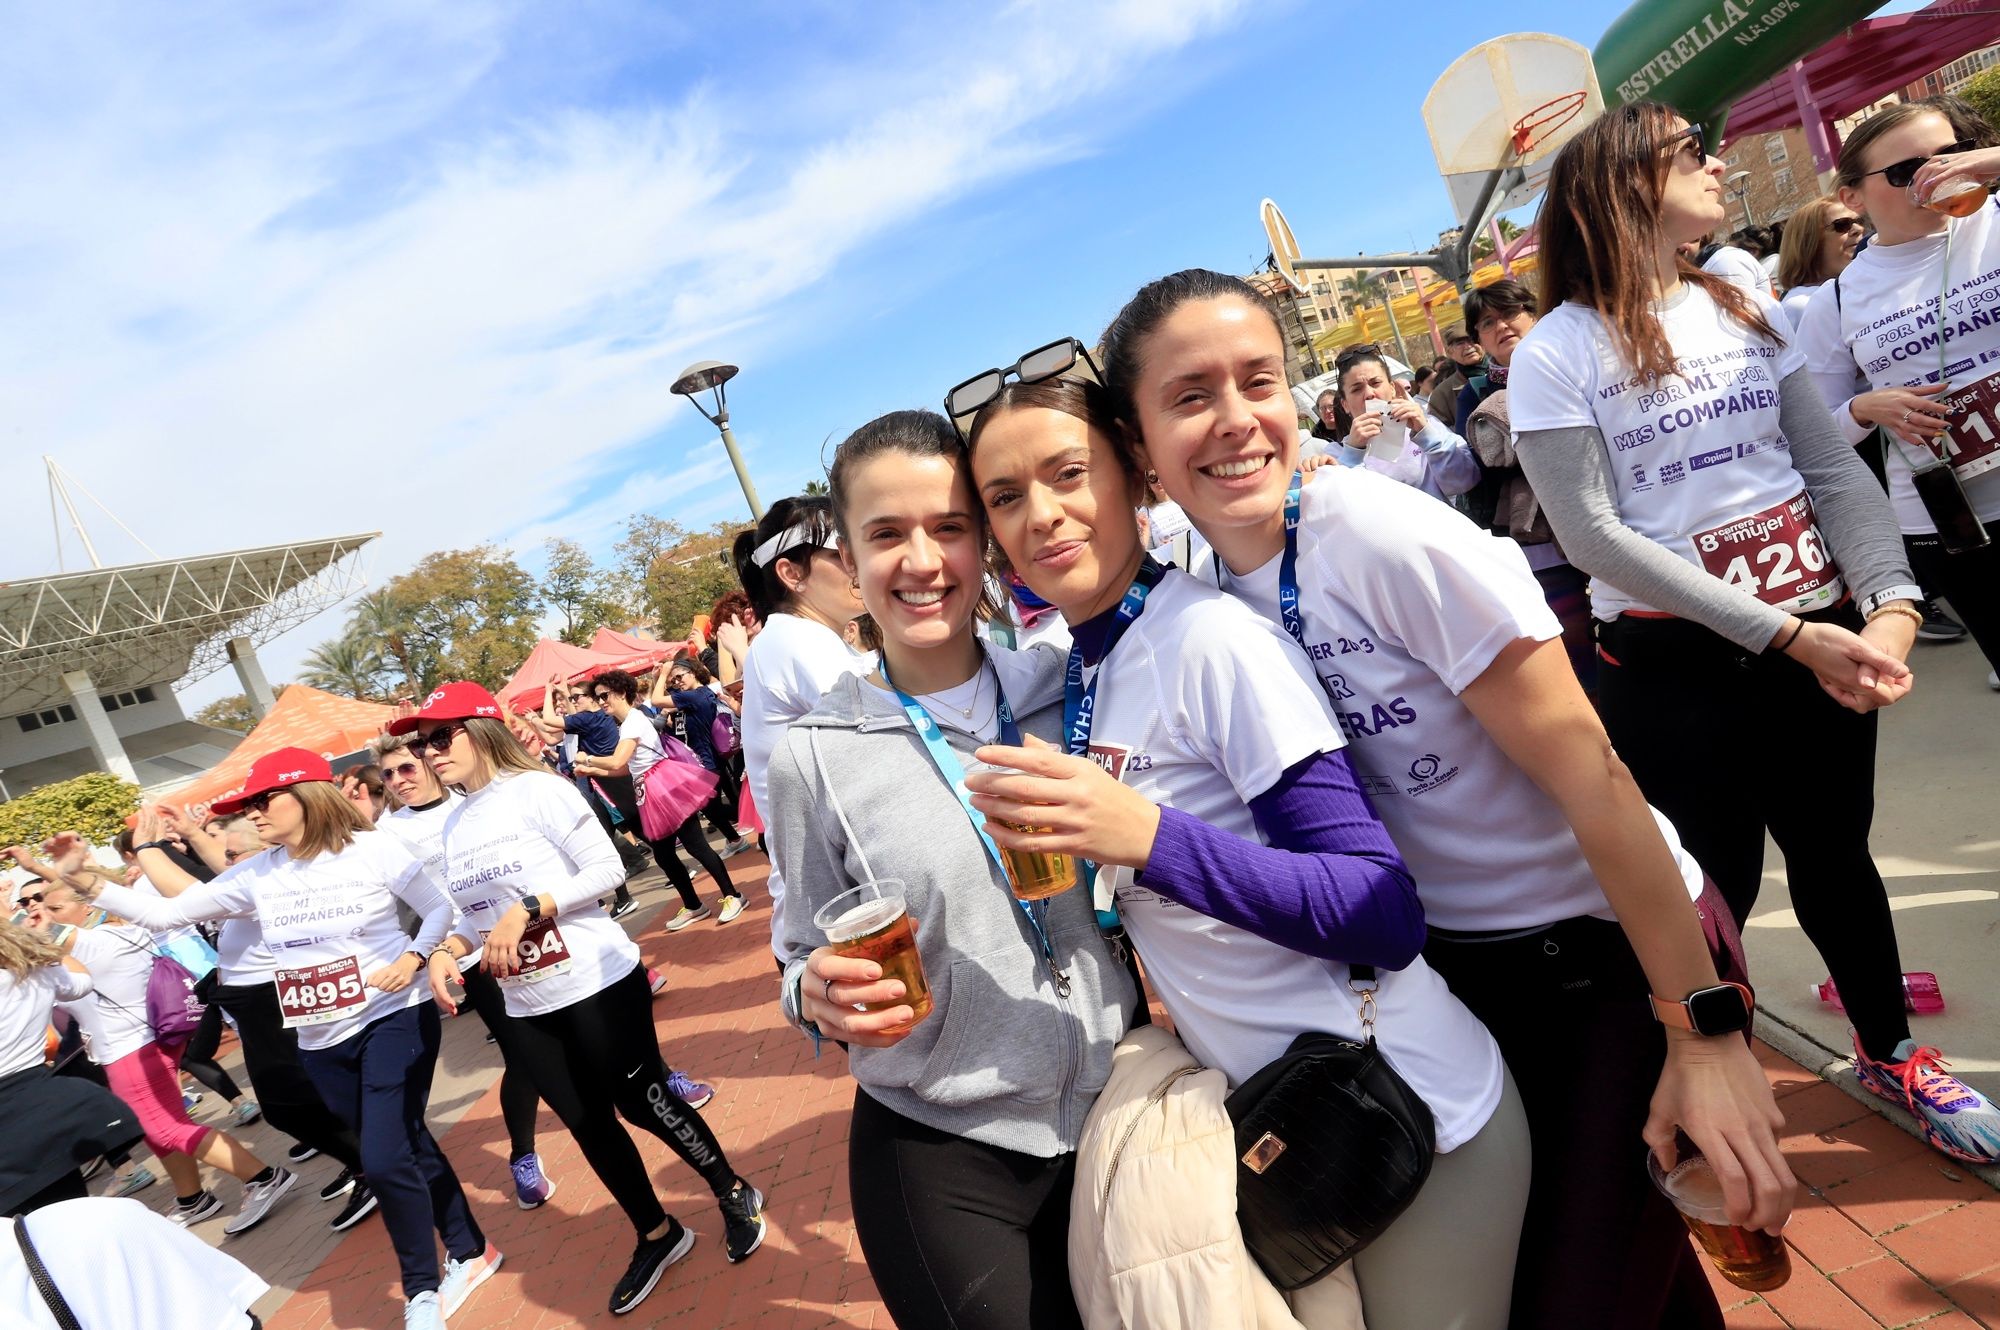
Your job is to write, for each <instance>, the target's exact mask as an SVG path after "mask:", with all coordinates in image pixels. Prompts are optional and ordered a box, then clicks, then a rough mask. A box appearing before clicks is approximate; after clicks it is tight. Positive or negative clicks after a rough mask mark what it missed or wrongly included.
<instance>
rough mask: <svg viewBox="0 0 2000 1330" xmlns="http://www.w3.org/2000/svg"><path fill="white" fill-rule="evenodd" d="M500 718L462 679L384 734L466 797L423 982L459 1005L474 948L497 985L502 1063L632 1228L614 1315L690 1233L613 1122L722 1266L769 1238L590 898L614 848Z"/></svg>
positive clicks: (447, 834) (456, 820)
mask: <svg viewBox="0 0 2000 1330" xmlns="http://www.w3.org/2000/svg"><path fill="white" fill-rule="evenodd" d="M499 717H500V707H499V704H498V703H497V702H495V701H494V700H493V695H492V694H491V693H488V692H487V691H486V690H485V689H484V688H482V687H480V686H479V685H478V684H476V683H465V682H457V683H448V684H445V685H444V686H443V687H441V688H439V689H438V690H437V691H436V692H433V693H432V694H431V695H430V697H428V698H427V699H425V701H424V704H423V706H422V707H420V708H418V710H417V712H416V714H415V715H413V716H403V717H399V718H397V719H396V720H394V721H392V722H391V723H390V726H389V729H390V732H391V733H392V734H408V735H410V736H411V740H410V746H411V749H412V751H414V752H417V753H421V754H423V755H424V757H425V758H426V759H427V760H428V761H429V763H430V766H431V770H432V771H433V773H435V775H436V777H437V779H438V780H439V781H440V782H442V783H444V784H447V785H454V786H457V787H458V788H459V789H461V790H463V791H464V792H465V798H464V799H462V800H461V801H459V802H458V803H457V804H455V805H454V806H453V807H452V809H451V811H450V812H449V813H448V814H446V816H445V822H444V827H443V829H442V830H441V832H440V833H439V844H440V846H441V847H442V850H443V853H444V875H445V878H444V880H445V883H446V890H447V891H449V892H450V893H451V899H452V902H453V904H455V905H456V906H457V913H456V916H455V918H454V919H453V921H452V926H451V935H450V936H449V937H447V938H445V939H444V940H443V941H442V943H441V944H440V945H438V946H437V947H436V949H435V950H433V951H431V952H430V953H429V954H430V960H429V971H430V989H431V992H432V993H433V994H434V995H436V997H437V1000H438V1001H439V1003H440V1004H442V1005H444V1006H445V1007H447V1008H451V1009H455V1008H456V1005H457V1004H456V1002H455V1001H454V1000H453V999H452V996H451V992H450V988H449V984H450V982H451V980H452V979H453V978H455V977H457V975H458V972H459V968H460V967H459V962H460V961H461V960H463V959H464V958H465V957H467V956H474V955H477V956H480V957H481V961H480V963H481V965H482V966H483V967H484V968H485V970H486V971H487V973H488V974H489V975H490V976H491V977H492V978H493V980H494V981H495V982H497V983H498V985H499V987H500V989H501V991H502V993H503V994H504V995H505V998H506V1014H505V1016H504V1017H503V1018H502V1020H501V1022H500V1023H501V1024H502V1025H503V1026H507V1027H510V1028H508V1029H507V1030H506V1032H505V1033H504V1034H502V1035H501V1038H500V1044H501V1047H502V1049H503V1050H504V1051H505V1053H506V1056H507V1061H508V1065H509V1066H510V1067H511V1068H516V1069H520V1070H524V1071H525V1072H526V1073H527V1074H528V1076H529V1078H530V1079H531V1080H532V1081H533V1082H534V1085H535V1089H536V1091H537V1092H538V1093H539V1094H540V1095H541V1097H542V1102H544V1103H546V1104H547V1105H548V1106H549V1107H550V1108H552V1109H554V1110H555V1114H556V1116H557V1117H558V1118H561V1119H562V1123H563V1125H564V1126H565V1127H567V1128H569V1133H570V1135H571V1136H573V1137H575V1138H576V1143H577V1147H578V1148H579V1149H580V1150H581V1151H582V1152H583V1157H584V1159H585V1161H586V1162H587V1163H589V1165H590V1168H591V1171H592V1172H594V1173H596V1174H597V1177H598V1180H599V1181H601V1182H602V1183H603V1184H604V1186H605V1189H606V1190H607V1191H609V1192H610V1193H611V1195H612V1197H613V1199H615V1200H616V1201H617V1202H618V1206H619V1208H620V1209H622V1210H623V1211H624V1212H625V1217H626V1218H627V1219H628V1220H630V1221H631V1224H632V1227H633V1229H634V1230H635V1231H636V1232H637V1234H638V1239H639V1240H638V1244H637V1245H636V1246H635V1247H634V1249H633V1252H632V1259H631V1261H630V1262H629V1263H628V1264H627V1266H626V1269H625V1273H624V1275H623V1276H622V1277H620V1279H619V1280H618V1283H617V1285H616V1286H615V1287H614V1288H613V1290H612V1293H611V1313H612V1315H614V1316H622V1315H624V1314H626V1313H628V1312H630V1311H632V1310H633V1309H634V1308H635V1307H637V1306H638V1305H639V1303H640V1302H641V1301H643V1300H644V1299H645V1297H646V1295H647V1294H649V1293H651V1292H652V1291H653V1288H654V1286H655V1285H657V1284H658V1283H659V1282H660V1276H661V1275H663V1274H664V1273H665V1272H666V1269H667V1267H668V1266H670V1265H672V1264H673V1263H674V1262H676V1261H678V1260H680V1259H681V1258H682V1257H683V1256H686V1255H687V1254H688V1252H689V1251H690V1250H692V1249H693V1247H694V1233H693V1232H692V1231H691V1230H689V1229H687V1228H686V1227H684V1226H683V1225H682V1224H681V1222H680V1221H679V1220H678V1219H676V1218H674V1217H673V1216H672V1215H670V1214H668V1213H667V1212H666V1210H665V1208H664V1207H662V1206H661V1205H660V1200H659V1197H658V1195H657V1194H656V1193H655V1192H654V1190H653V1183H652V1179H651V1178H650V1177H649V1176H648V1175H647V1172H646V1163H645V1160H644V1159H643V1158H641V1157H640V1154H639V1148H638V1146H637V1145H635V1144H633V1141H632V1136H631V1133H630V1132H628V1131H626V1130H625V1128H624V1127H623V1126H621V1125H620V1124H619V1121H618V1117H619V1115H620V1114H623V1115H624V1116H625V1118H626V1120H627V1121H629V1122H631V1123H633V1124H634V1125H636V1126H638V1127H640V1128H641V1129H643V1130H645V1131H648V1132H651V1133H652V1134H653V1135H654V1136H657V1137H658V1138H659V1139H660V1140H661V1141H663V1142H664V1143H665V1144H666V1146H667V1148H668V1149H670V1150H672V1151H673V1152H674V1153H675V1154H677V1155H679V1156H680V1157H681V1159H682V1160H683V1161H684V1162H686V1163H687V1165H688V1166H689V1167H690V1168H692V1169H694V1170H695V1171H696V1172H697V1173H699V1174H701V1177H702V1180H703V1181H704V1182H706V1183H707V1184H708V1186H709V1190H710V1191H711V1192H713V1193H714V1195H715V1199H716V1204H717V1205H718V1206H719V1207H720V1209H721V1211H722V1220H723V1227H724V1233H725V1238H724V1245H725V1251H726V1254H727V1255H728V1258H729V1259H730V1260H731V1261H741V1260H744V1259H745V1258H747V1257H748V1256H749V1255H750V1254H751V1253H752V1252H754V1251H756V1250H757V1248H758V1246H759V1245H760V1244H761V1243H762V1242H763V1241H764V1213H763V1210H764V1198H763V1196H762V1195H761V1194H760V1193H759V1192H758V1191H757V1189H756V1188H755V1187H752V1186H751V1185H750V1184H749V1183H748V1182H745V1181H744V1180H743V1179H742V1178H740V1177H738V1176H737V1174H736V1171H735V1170H734V1169H733V1168H731V1167H730V1164H729V1160H728V1158H727V1157H726V1156H725V1155H724V1154H723V1152H722V1146H721V1144H720V1143H719V1142H718V1141H717V1140H716V1139H715V1133H714V1132H712V1131H711V1130H710V1129H709V1126H708V1123H707V1122H705V1121H704V1120H703V1119H702V1116H701V1113H700V1112H699V1111H698V1110H697V1109H694V1108H692V1107H690V1106H689V1105H687V1104H686V1103H684V1102H682V1101H681V1099H680V1097H679V1096H678V1095H677V1094H676V1093H675V1092H674V1088H673V1078H672V1073H671V1072H670V1071H669V1070H668V1068H667V1064H666V1061H665V1059H663V1058H662V1057H661V1056H660V1044H659V1039H658V1036H657V1035H656V1034H655V1033H654V1030H653V1011H652V997H651V994H650V993H649V992H648V991H647V983H646V967H645V966H644V965H643V964H641V963H640V960H639V948H638V947H636V946H634V945H633V943H632V939H631V938H629V937H627V936H626V935H625V930H624V929H623V928H621V927H619V926H618V924H617V923H615V922H614V921H613V920H612V919H611V918H609V917H608V916H607V915H606V914H605V912H604V911H603V910H602V909H601V908H600V907H599V906H598V904H597V901H598V898H599V897H601V896H604V895H606V894H607V893H608V892H609V891H610V889H611V884H612V883H614V882H617V881H620V880H622V879H623V878H624V875H625V869H624V866H623V865H622V864H620V863H619V861H618V852H617V851H616V850H614V849H613V848H612V847H611V840H610V838H609V837H607V836H606V835H605V834H604V829H603V828H602V827H600V826H599V825H598V823H597V817H596V815H595V814H594V813H592V812H591V811H590V808H589V807H588V806H587V805H586V804H585V803H584V801H583V796H582V795H581V794H579V793H578V792H577V789H576V786H574V785H572V784H571V783H570V782H568V781H566V780H564V779H563V778H562V777H560V776H558V775H556V774H555V773H554V772H552V771H550V770H549V769H548V768H547V767H545V766H543V765H542V764H541V763H540V762H538V761H536V760H535V759H534V758H533V757H530V756H529V755H528V750H527V749H526V748H524V747H522V746H521V744H520V742H519V741H518V740H516V739H515V738H514V735H513V733H512V732H511V731H510V730H509V729H508V728H507V726H506V724H505V723H504V722H503V721H501V720H500V719H499ZM475 982H477V981H475Z"/></svg>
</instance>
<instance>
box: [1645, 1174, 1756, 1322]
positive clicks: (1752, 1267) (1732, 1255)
mask: <svg viewBox="0 0 2000 1330" xmlns="http://www.w3.org/2000/svg"><path fill="white" fill-rule="evenodd" d="M1646 1172H1647V1175H1648V1176H1650V1177H1651V1178H1652V1179H1653V1185H1654V1186H1655V1187H1658V1188H1659V1189H1660V1192H1661V1194H1662V1195H1664V1196H1665V1197H1666V1198H1667V1199H1668V1200H1670V1201H1672V1202H1673V1203H1674V1209H1676V1210H1678V1211H1679V1212H1680V1216H1681V1220H1682V1221H1683V1222H1684V1223H1686V1224H1687V1226H1688V1232H1690V1233H1692V1234H1694V1240H1695V1241H1696V1242H1697V1243H1699V1244H1700V1245H1701V1249H1702V1250H1703V1251H1704V1252H1707V1253H1708V1259H1709V1260H1710V1261H1712V1262H1714V1263H1715V1269H1716V1272H1717V1273H1719V1274H1720V1275H1721V1276H1722V1277H1723V1278H1724V1279H1726V1280H1728V1281H1729V1282H1730V1283H1732V1284H1734V1285H1736V1287H1738V1288H1742V1289H1749V1290H1750V1291H1751V1292H1753V1293H1765V1292H1769V1291H1770V1290H1771V1289H1774V1288H1779V1287H1781V1286H1782V1285H1783V1284H1784V1282H1785V1281H1786V1280H1788V1279H1790V1278H1791V1277H1792V1255H1791V1252H1790V1251H1788V1250H1787V1249H1786V1247H1785V1240H1784V1239H1783V1238H1780V1237H1774V1236H1772V1235H1771V1234H1769V1233H1766V1232H1765V1231H1764V1230H1763V1229H1761V1228H1744V1227H1743V1226H1742V1225H1741V1224H1732V1223H1730V1222H1729V1211H1728V1209H1727V1208H1726V1207H1725V1206H1724V1204H1723V1200H1722V1180H1721V1179H1720V1178H1718V1177H1716V1176H1715V1170H1714V1169H1713V1168H1710V1167H1709V1163H1708V1160H1706V1159H1704V1158H1702V1157H1701V1156H1700V1155H1698V1154H1695V1155H1688V1156H1686V1157H1684V1158H1683V1159H1682V1160H1681V1161H1680V1162H1679V1163H1677V1164H1675V1165H1674V1166H1673V1167H1672V1168H1671V1169H1666V1170H1662V1169H1661V1168H1660V1161H1659V1159H1658V1157H1657V1156H1655V1155H1654V1154H1653V1152H1652V1151H1650V1150H1648V1151H1647V1152H1646Z"/></svg>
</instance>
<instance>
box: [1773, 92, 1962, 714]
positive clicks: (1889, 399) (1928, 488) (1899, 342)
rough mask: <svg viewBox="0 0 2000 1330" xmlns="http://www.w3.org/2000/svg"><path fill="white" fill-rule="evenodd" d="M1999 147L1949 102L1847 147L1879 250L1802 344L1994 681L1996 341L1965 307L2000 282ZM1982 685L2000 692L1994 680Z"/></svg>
mask: <svg viewBox="0 0 2000 1330" xmlns="http://www.w3.org/2000/svg"><path fill="white" fill-rule="evenodd" d="M1993 141H1994V140H1993V131H1992V130H1991V129H1990V128H1988V127H1987V126H1985V124H1984V122H1983V121H1981V120H1980V119H1979V117H1978V115H1977V114H1976V113H1973V112H1971V111H1970V108H1967V107H1966V106H1965V104H1964V103H1963V102H1961V101H1960V100H1959V99H1958V98H1956V97H1940V98H1934V99H1932V100H1930V101H1926V102H1906V103H1904V104H1902V105H1900V106H1892V107H1889V108H1888V109H1887V110H1884V111H1878V112H1877V113H1876V114H1874V115H1873V116H1870V117H1869V118H1868V119H1867V120H1866V121H1864V122H1862V124H1861V125H1860V126H1859V127H1858V128H1856V129H1855V131H1854V132H1853V133H1852V134H1850V135H1849V136H1848V138H1847V141H1846V142H1845V143H1843V144H1842V145H1841V149H1840V164H1839V174H1838V179H1839V183H1840V197H1841V201H1842V202H1844V203H1846V204H1847V205H1848V206H1849V207H1852V208H1855V209H1858V210H1859V211H1861V212H1863V213H1866V214H1867V216H1868V220H1869V221H1870V222H1872V223H1874V225H1875V238H1874V240H1873V241H1871V242H1870V243H1869V246H1868V248H1867V249H1864V250H1862V251H1861V253H1860V254H1858V255H1856V256H1855V259H1854V262H1853V263H1852V264H1850V265H1848V267H1847V268H1846V270H1845V271H1843V272H1841V273H1840V274H1839V276H1838V278H1837V279H1836V280H1835V281H1833V282H1830V283H1828V285H1827V286H1825V287H1823V288H1821V290H1820V293H1819V294H1818V295H1817V296H1816V297H1815V298H1814V300H1813V302H1812V304H1811V305H1810V306H1809V307H1808V308H1807V310H1806V316H1805V319H1804V320H1803V321H1802V322H1801V323H1800V324H1799V341H1800V344H1801V346H1802V347H1803V349H1804V351H1805V356H1806V364H1807V366H1808V367H1809V368H1810V369H1811V370H1812V374H1813V378H1814V381H1815V382H1817V383H1818V384H1819V387H1820V391H1821V392H1822V393H1824V394H1825V395H1826V398H1827V400H1828V401H1829V402H1845V403H1846V405H1845V406H1843V407H1836V408H1835V409H1834V420H1835V422H1836V423H1838V424H1839V425H1840V427H1841V429H1842V431H1843V432H1844V433H1845V434H1846V436H1847V437H1848V439H1849V440H1850V441H1853V442H1856V443H1859V442H1860V440H1861V439H1862V438H1863V437H1865V436H1866V435H1867V433H1868V432H1869V430H1871V429H1874V428H1879V429H1881V431H1882V432H1883V434H1884V435H1885V436H1886V439H1887V444H1888V451H1887V456H1886V463H1887V472H1888V482H1889V499H1890V502H1891V503H1892V504H1893V505H1894V506H1895V510H1896V520H1897V522H1898V524H1899V525H1900V526H1901V528H1902V533H1903V545H1904V548H1905V549H1906V550H1907V551H1908V553H1909V556H1910V564H1911V566H1912V567H1913V568H1914V569H1915V570H1916V573H1917V577H1918V580H1919V581H1921V582H1922V583H1923V585H1924V586H1925V587H1926V588H1927V589H1928V590H1930V591H1932V592H1934V593H1935V594H1937V595H1940V596H1943V597H1944V598H1945V599H1947V600H1949V601H1950V602H1951V608H1952V610H1953V611H1954V612H1955V613H1956V614H1957V615H1958V617H1959V618H1960V619H1962V620H1963V621H1964V623H1965V626H1966V628H1967V630H1968V631H1970V632H1971V634H1972V637H1973V640H1974V641H1976V642H1977V643H1978V644H1979V649H1980V650H1981V651H1982V652H1984V653H1985V655H1986V660H1987V663H1988V665H2000V544H1995V543H1994V541H1993V539H1992V529H1993V528H1994V527H1996V526H2000V448H1996V447H1995V444H1996V441H2000V430H1996V428H1995V426H1996V424H2000V416H1996V403H2000V377H1996V375H1995V373H1994V369H1995V367H1996V366H2000V359H1996V358H1995V352H1996V350H2000V327H1995V325H1994V321H1993V320H1992V318H1991V317H1990V315H1989V312H1988V308H1987V307H1986V306H1984V305H1981V304H1978V303H1977V302H1975V301H1971V300H1969V299H1968V295H1967V293H1970V292H1975V291H1976V292H1984V291H1986V290H1987V289H1988V288H1989V287H1990V286H1991V283H1992V282H1993V280H1994V276H1995V274H1996V273H2000V224H1996V213H1995V205H1994V204H1993V202H1992V201H1991V200H1990V199H1989V198H1988V197H1987V191H1989V190H1990V188H1991V185H1992V182H1993V181H1994V180H1995V179H1996V178H2000V148H1996V147H1994V146H1992V144H1993ZM1941 309H1942V310H1944V311H1946V316H1945V317H1942V318H1940V317H1939V312H1940V310H1941ZM1892 315H1893V316H1894V317H1891V316H1892ZM1857 374H1859V375H1861V376H1863V377H1865V379H1866V380H1867V382H1866V383H1863V384H1859V385H1856V384H1855V383H1854V379H1855V377H1856V375H1857ZM1856 387H1859V389H1860V391H1858V392H1856V391H1855V389H1856ZM1920 477H1921V479H1919V478H1920ZM1987 683H1988V685H1989V686H1991V687H1994V688H2000V675H1993V674H1989V675H1988V676H1987Z"/></svg>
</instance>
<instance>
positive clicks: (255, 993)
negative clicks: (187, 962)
mask: <svg viewBox="0 0 2000 1330" xmlns="http://www.w3.org/2000/svg"><path fill="white" fill-rule="evenodd" d="M216 1007H219V1008H221V1009H222V1010H224V1011H226V1012H228V1013H229V1014H230V1016H232V1017H233V1018H234V1019H235V1021H236V1037H237V1038H238V1039H239V1040H241V1041H242V1044H243V1068H244V1070H245V1071H246V1072H248V1073H249V1075H250V1083H251V1084H252V1085H254V1086H256V1087H257V1106H258V1107H259V1108H261V1109H263V1110H264V1120H265V1121H266V1122H268V1123H270V1124H271V1125H272V1126H273V1127H276V1128H277V1129H278V1130H279V1131H281V1132H283V1133H285V1135H287V1136H289V1137H291V1138H292V1139H293V1140H295V1141H297V1142H299V1143H300V1144H301V1145H309V1146H311V1147H312V1148H313V1149H315V1150H318V1151H320V1152H321V1153H322V1154H325V1155H327V1156H328V1157H329V1158H332V1159H336V1160H338V1161H339V1162H340V1165H341V1167H342V1168H346V1169H349V1170H351V1171H353V1172H356V1173H359V1172H360V1171H361V1142H360V1139H359V1138H358V1137H356V1136H355V1134H354V1129H353V1128H352V1127H350V1126H349V1125H348V1124H347V1123H345V1122H343V1121H342V1120H341V1119H340V1118H339V1116H338V1115H336V1114H335V1113H334V1112H333V1110H332V1109H330V1108H328V1107H327V1106H326V1101H325V1100H324V1099H322V1098H320V1095H319V1088H318V1087H317V1086H315V1085H314V1084H313V1082H312V1078H311V1077H310V1076H308V1075H306V1067H305V1063H304V1062H302V1061H301V1060H300V1059H299V1036H298V1032H297V1031H295V1030H287V1029H286V1028H285V1015H284V1013H283V1012H282V1011H281V1010H279V1008H278V986H277V985H276V984H245V985H241V986H238V985H232V984H218V985H216V988H215V1000H214V1002H213V1004H212V1006H211V1008H210V1009H211V1010H213V1009H214V1008H216Z"/></svg>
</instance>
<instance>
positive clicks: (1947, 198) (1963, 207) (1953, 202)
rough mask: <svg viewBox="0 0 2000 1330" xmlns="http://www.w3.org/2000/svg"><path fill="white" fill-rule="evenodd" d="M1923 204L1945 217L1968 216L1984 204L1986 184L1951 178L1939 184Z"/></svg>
mask: <svg viewBox="0 0 2000 1330" xmlns="http://www.w3.org/2000/svg"><path fill="white" fill-rule="evenodd" d="M1924 206H1925V207H1926V208H1929V209H1930V210H1931V211H1932V212H1941V213H1943V214H1944V215H1945V216H1947V217H1970V216H1971V215H1972V214H1973V213H1975V212H1978V211H1979V210H1980V209H1981V208H1982V207H1984V206H1986V186H1984V185H1982V184H1979V183H1978V182H1977V181H1972V180H1953V181H1951V182H1950V183H1948V184H1943V185H1939V186H1938V187H1937V189H1936V190H1934V191H1933V192H1932V194H1931V196H1930V197H1929V198H1928V199H1925V200H1924Z"/></svg>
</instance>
